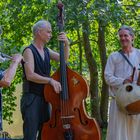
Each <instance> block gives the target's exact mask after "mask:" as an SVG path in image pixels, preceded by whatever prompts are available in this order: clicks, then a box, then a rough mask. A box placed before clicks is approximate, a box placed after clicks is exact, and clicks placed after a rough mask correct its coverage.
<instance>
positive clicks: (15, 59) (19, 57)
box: [12, 54, 23, 64]
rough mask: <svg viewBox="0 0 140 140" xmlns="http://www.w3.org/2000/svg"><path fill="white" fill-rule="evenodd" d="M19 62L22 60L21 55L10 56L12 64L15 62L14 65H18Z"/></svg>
mask: <svg viewBox="0 0 140 140" xmlns="http://www.w3.org/2000/svg"><path fill="white" fill-rule="evenodd" d="M21 60H23V57H22V55H21V54H15V55H13V56H12V61H13V62H16V63H18V64H19V63H20V62H21Z"/></svg>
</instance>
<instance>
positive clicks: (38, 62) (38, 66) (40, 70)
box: [23, 44, 51, 96]
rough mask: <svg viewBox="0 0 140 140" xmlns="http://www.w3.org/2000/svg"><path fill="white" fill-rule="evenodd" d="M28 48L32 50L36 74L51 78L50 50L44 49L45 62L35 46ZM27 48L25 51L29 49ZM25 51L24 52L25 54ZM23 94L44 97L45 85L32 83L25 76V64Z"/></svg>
mask: <svg viewBox="0 0 140 140" xmlns="http://www.w3.org/2000/svg"><path fill="white" fill-rule="evenodd" d="M27 48H29V49H31V51H32V53H33V57H34V72H35V73H37V74H39V75H41V76H44V77H49V76H50V69H51V66H50V56H49V50H48V48H44V55H45V58H44V60H43V59H42V57H41V56H40V54H39V52H38V51H37V49H36V48H35V47H34V45H33V44H31V45H30V46H28V47H27ZM27 48H25V49H24V51H25V50H26V49H27ZM24 51H23V52H24ZM23 74H24V75H23V93H33V94H37V95H39V96H43V95H44V94H43V93H44V85H45V84H39V83H35V82H32V81H28V80H27V78H26V74H25V69H24V64H23Z"/></svg>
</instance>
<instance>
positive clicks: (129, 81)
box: [123, 76, 133, 84]
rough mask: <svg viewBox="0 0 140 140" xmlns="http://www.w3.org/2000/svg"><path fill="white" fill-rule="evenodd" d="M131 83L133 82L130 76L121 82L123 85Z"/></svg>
mask: <svg viewBox="0 0 140 140" xmlns="http://www.w3.org/2000/svg"><path fill="white" fill-rule="evenodd" d="M132 82H133V79H132V76H130V77H128V78H126V79H125V80H124V81H123V84H127V83H132Z"/></svg>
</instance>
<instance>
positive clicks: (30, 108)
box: [21, 93, 51, 140]
mask: <svg viewBox="0 0 140 140" xmlns="http://www.w3.org/2000/svg"><path fill="white" fill-rule="evenodd" d="M50 110H51V109H50V105H49V103H47V102H46V101H45V99H44V98H43V97H40V96H38V95H35V94H31V93H26V94H23V96H22V98H21V113H22V118H23V136H24V138H23V139H24V140H41V129H42V125H43V123H44V122H47V121H48V120H49V119H50Z"/></svg>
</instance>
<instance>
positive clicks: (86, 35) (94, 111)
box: [82, 20, 101, 124]
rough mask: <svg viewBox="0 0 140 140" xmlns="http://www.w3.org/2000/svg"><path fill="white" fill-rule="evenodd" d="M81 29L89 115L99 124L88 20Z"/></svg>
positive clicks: (95, 71) (94, 67) (96, 86)
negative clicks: (88, 93)
mask: <svg viewBox="0 0 140 140" xmlns="http://www.w3.org/2000/svg"><path fill="white" fill-rule="evenodd" d="M82 30H83V44H84V50H85V56H86V60H87V63H88V67H89V72H90V90H89V92H90V97H91V116H92V117H94V118H96V120H97V121H98V123H99V124H101V117H100V111H99V109H100V108H99V98H98V72H97V65H96V61H95V59H94V58H93V55H92V51H91V47H90V40H89V32H88V30H89V24H88V20H85V21H84V22H83V24H82Z"/></svg>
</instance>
